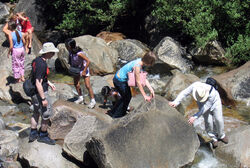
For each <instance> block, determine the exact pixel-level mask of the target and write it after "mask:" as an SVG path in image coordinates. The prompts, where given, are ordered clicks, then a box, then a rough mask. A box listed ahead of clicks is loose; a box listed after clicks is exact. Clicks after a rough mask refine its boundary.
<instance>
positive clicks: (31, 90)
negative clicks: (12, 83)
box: [23, 60, 37, 97]
mask: <svg viewBox="0 0 250 168" xmlns="http://www.w3.org/2000/svg"><path fill="white" fill-rule="evenodd" d="M33 62H34V60H33V61H32V63H31V65H33ZM23 90H24V93H25V94H26V95H27V96H29V97H32V96H33V95H35V94H36V93H37V89H36V85H35V79H34V75H33V68H32V70H31V72H30V75H29V78H28V79H26V80H25V81H24V83H23Z"/></svg>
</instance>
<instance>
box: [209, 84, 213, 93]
mask: <svg viewBox="0 0 250 168" xmlns="http://www.w3.org/2000/svg"><path fill="white" fill-rule="evenodd" d="M213 88H214V87H213V86H211V89H210V90H209V94H211V92H212V90H213Z"/></svg>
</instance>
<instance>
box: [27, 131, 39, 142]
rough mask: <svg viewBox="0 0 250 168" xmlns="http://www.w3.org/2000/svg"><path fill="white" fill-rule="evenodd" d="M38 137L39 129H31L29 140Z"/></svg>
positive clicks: (31, 140)
mask: <svg viewBox="0 0 250 168" xmlns="http://www.w3.org/2000/svg"><path fill="white" fill-rule="evenodd" d="M37 137H38V131H37V129H31V131H30V135H29V142H33V141H35V140H36V139H37Z"/></svg>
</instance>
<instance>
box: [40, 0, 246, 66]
mask: <svg viewBox="0 0 250 168" xmlns="http://www.w3.org/2000/svg"><path fill="white" fill-rule="evenodd" d="M37 1H41V4H42V5H44V7H45V8H44V9H45V14H47V13H49V14H50V15H48V16H47V19H48V20H49V24H48V25H49V27H50V28H56V29H59V30H63V31H66V32H68V34H69V35H70V36H79V35H82V34H92V35H93V34H97V33H99V32H100V31H102V30H105V31H120V32H122V33H124V32H126V33H128V32H132V35H134V36H133V37H132V38H137V39H138V40H142V41H147V39H146V38H147V37H148V34H147V32H146V30H145V22H144V20H145V17H146V16H148V15H152V16H154V17H155V18H156V20H157V21H158V22H157V25H156V26H157V27H158V28H159V29H160V34H161V35H162V36H171V37H174V38H175V39H176V40H178V41H180V42H181V43H182V44H183V45H186V46H188V47H190V46H189V45H192V46H196V47H203V46H205V45H206V43H208V42H210V41H213V40H218V41H220V42H221V44H222V46H223V47H224V48H227V54H226V56H227V57H228V58H230V59H232V63H234V64H241V63H244V62H246V61H248V60H249V54H248V53H249V45H247V42H249V33H250V30H249V28H250V23H249V2H248V0H144V1H140V0H74V1H72V0H50V1H44V0H37ZM51 4H53V5H51ZM125 35H126V34H125ZM141 37H142V38H141ZM143 38H144V39H143Z"/></svg>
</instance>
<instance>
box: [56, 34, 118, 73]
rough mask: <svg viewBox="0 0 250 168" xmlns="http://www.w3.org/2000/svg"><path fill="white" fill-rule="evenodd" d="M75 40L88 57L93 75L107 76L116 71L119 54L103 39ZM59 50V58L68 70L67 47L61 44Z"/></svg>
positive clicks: (84, 37) (82, 38)
mask: <svg viewBox="0 0 250 168" xmlns="http://www.w3.org/2000/svg"><path fill="white" fill-rule="evenodd" d="M74 39H75V40H76V44H77V45H78V46H79V47H81V48H82V49H83V51H84V52H86V53H87V55H88V58H89V60H90V72H91V74H97V75H105V74H111V73H114V72H115V71H116V69H115V66H116V62H117V59H118V53H117V51H116V50H115V49H113V48H111V47H109V46H108V45H107V44H106V42H105V41H104V40H103V39H101V38H98V37H93V36H90V35H85V36H80V37H77V38H74ZM58 49H59V53H58V58H59V60H60V61H61V63H62V66H63V67H64V68H65V69H68V68H69V65H68V56H69V54H68V51H67V49H66V47H65V45H64V44H59V45H58Z"/></svg>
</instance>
